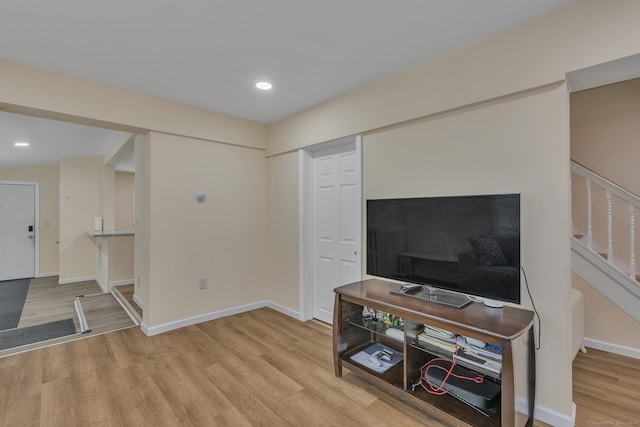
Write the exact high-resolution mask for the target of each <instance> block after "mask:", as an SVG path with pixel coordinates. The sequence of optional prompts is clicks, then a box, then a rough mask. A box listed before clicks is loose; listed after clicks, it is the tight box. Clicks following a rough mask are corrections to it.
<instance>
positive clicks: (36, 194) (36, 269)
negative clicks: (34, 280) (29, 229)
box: [0, 181, 40, 277]
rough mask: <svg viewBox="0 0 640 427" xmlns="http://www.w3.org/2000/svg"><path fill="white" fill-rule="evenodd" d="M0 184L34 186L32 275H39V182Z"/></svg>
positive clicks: (3, 182) (2, 182)
mask: <svg viewBox="0 0 640 427" xmlns="http://www.w3.org/2000/svg"><path fill="white" fill-rule="evenodd" d="M0 184H8V185H28V186H32V187H34V196H33V197H34V199H35V200H34V201H33V202H34V207H35V212H34V220H33V222H34V224H33V227H34V229H35V230H34V248H33V250H34V253H33V277H40V183H39V182H25V181H0Z"/></svg>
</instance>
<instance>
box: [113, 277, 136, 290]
mask: <svg viewBox="0 0 640 427" xmlns="http://www.w3.org/2000/svg"><path fill="white" fill-rule="evenodd" d="M133 283H134V281H133V279H124V280H114V281H113V282H109V289H113V288H114V286H124V285H133Z"/></svg>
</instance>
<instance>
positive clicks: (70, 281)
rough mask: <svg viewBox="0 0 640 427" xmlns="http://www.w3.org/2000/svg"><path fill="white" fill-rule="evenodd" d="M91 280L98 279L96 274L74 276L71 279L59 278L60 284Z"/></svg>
mask: <svg viewBox="0 0 640 427" xmlns="http://www.w3.org/2000/svg"><path fill="white" fill-rule="evenodd" d="M91 280H95V281H96V282H97V281H98V278H97V277H96V276H85V277H72V278H70V279H58V285H67V284H69V283H78V282H89V281H91Z"/></svg>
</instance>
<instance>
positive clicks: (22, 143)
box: [13, 141, 29, 147]
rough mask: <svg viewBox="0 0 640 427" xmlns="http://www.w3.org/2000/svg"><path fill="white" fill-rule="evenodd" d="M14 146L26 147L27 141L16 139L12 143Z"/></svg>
mask: <svg viewBox="0 0 640 427" xmlns="http://www.w3.org/2000/svg"><path fill="white" fill-rule="evenodd" d="M13 146H14V147H28V146H29V143H28V142H24V141H18V142H14V143H13Z"/></svg>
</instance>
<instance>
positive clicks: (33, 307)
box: [0, 276, 136, 357]
mask: <svg viewBox="0 0 640 427" xmlns="http://www.w3.org/2000/svg"><path fill="white" fill-rule="evenodd" d="M83 295H84V296H86V298H83V299H82V301H83V302H82V304H83V308H84V311H85V316H86V319H87V323H88V324H89V328H90V329H91V332H88V333H85V334H80V331H81V327H80V322H79V319H78V315H77V314H76V309H75V305H74V300H75V299H76V297H79V296H83ZM69 318H71V319H73V321H74V324H75V327H76V331H78V334H75V335H69V336H65V337H62V338H56V339H53V340H49V341H45V342H40V343H35V344H30V345H26V346H22V347H17V348H10V349H7V350H2V351H0V357H3V356H7V355H11V354H15V353H19V352H22V351H25V350H31V349H34V348H39V347H42V346H47V345H51V344H56V343H60V342H67V341H71V340H76V339H80V338H85V337H88V336H91V335H97V334H101V333H104V332H108V331H114V330H117V329H121V328H126V327H132V326H135V325H136V323H135V322H134V321H133V320H132V319H131V318H130V317H129V315H128V314H127V312H126V311H125V310H124V309H123V308H122V307H121V306H120V304H119V303H118V302H117V301H116V300H115V298H114V297H113V296H112V295H111V294H103V293H102V289H101V288H100V286H99V285H98V284H97V282H96V281H95V280H91V281H86V282H79V283H69V284H65V285H59V284H58V277H57V276H56V277H44V278H38V279H31V283H30V284H29V291H28V293H27V297H26V300H25V304H24V308H23V310H22V315H21V317H20V321H19V323H18V328H23V327H27V326H33V325H41V324H44V323H49V322H53V321H56V320H63V319H69Z"/></svg>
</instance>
